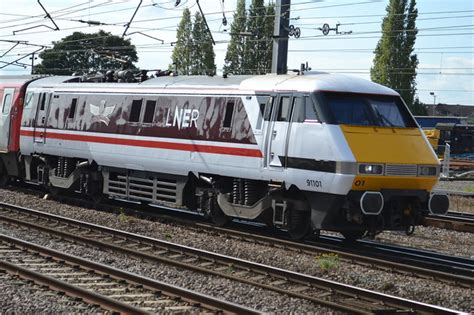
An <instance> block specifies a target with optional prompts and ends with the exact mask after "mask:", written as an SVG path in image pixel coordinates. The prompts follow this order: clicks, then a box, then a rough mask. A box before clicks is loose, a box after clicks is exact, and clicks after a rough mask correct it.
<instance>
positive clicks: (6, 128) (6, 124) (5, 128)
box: [0, 88, 15, 152]
mask: <svg viewBox="0 0 474 315" xmlns="http://www.w3.org/2000/svg"><path fill="white" fill-rule="evenodd" d="M14 93H15V89H14V88H6V89H4V90H3V96H2V98H1V99H0V110H1V111H2V112H1V116H0V134H1V135H2V137H0V152H7V151H8V141H9V139H10V108H11V107H12V104H13V96H14Z"/></svg>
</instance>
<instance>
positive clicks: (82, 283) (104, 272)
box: [0, 234, 258, 314]
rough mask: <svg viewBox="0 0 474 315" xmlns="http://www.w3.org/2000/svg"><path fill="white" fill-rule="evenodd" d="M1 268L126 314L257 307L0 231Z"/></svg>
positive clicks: (244, 311) (238, 310) (242, 310)
mask: <svg viewBox="0 0 474 315" xmlns="http://www.w3.org/2000/svg"><path fill="white" fill-rule="evenodd" d="M0 269H2V270H5V271H6V272H8V273H11V274H14V275H17V276H19V277H20V278H23V279H25V280H29V281H33V282H35V283H36V284H39V285H41V286H47V287H48V288H50V289H51V290H54V291H59V292H61V293H64V294H66V295H68V296H71V297H75V298H79V299H82V300H83V301H85V302H87V303H89V304H94V305H100V307H102V308H103V309H104V310H108V311H111V312H119V313H126V314H150V313H163V312H166V313H180V314H182V313H226V314H233V313H237V314H241V313H242V314H258V312H256V311H253V310H251V309H248V308H246V307H243V306H240V305H236V304H233V303H229V302H225V301H221V300H218V299H215V298H212V297H210V296H206V295H203V294H198V293H195V292H192V291H189V290H186V289H183V288H178V287H175V286H171V285H168V284H165V283H162V282H159V281H156V280H152V279H150V278H145V277H142V276H138V275H135V274H132V273H128V272H125V271H122V270H119V269H115V268H111V267H108V266H106V265H103V264H99V263H96V262H92V261H90V260H85V259H82V258H79V257H76V256H72V255H69V254H65V253H62V252H58V251H55V250H52V249H49V248H46V247H42V246H38V245H35V244H32V243H29V242H25V241H22V240H20V239H18V238H13V237H9V236H6V235H3V234H0Z"/></svg>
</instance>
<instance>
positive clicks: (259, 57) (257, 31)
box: [243, 0, 267, 74]
mask: <svg viewBox="0 0 474 315" xmlns="http://www.w3.org/2000/svg"><path fill="white" fill-rule="evenodd" d="M265 9H266V8H265V5H264V0H252V3H251V4H250V8H249V15H248V17H247V32H248V33H250V34H252V37H251V38H249V39H248V40H247V42H246V45H245V49H244V60H245V62H244V64H243V68H244V71H245V72H246V73H249V74H265V73H266V72H267V69H265V68H264V65H263V64H264V62H263V61H264V60H263V59H264V56H265V55H266V52H265V42H264V41H265V40H267V38H266V36H265V35H266V34H265V32H264V31H265V11H266V10H265Z"/></svg>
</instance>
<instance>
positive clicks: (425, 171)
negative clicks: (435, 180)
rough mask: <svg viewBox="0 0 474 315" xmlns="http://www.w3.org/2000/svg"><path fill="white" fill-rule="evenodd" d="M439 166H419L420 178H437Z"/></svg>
mask: <svg viewBox="0 0 474 315" xmlns="http://www.w3.org/2000/svg"><path fill="white" fill-rule="evenodd" d="M437 175H438V167H437V166H427V165H418V176H437Z"/></svg>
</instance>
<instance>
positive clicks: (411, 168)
mask: <svg viewBox="0 0 474 315" xmlns="http://www.w3.org/2000/svg"><path fill="white" fill-rule="evenodd" d="M417 174H418V172H417V166H416V164H387V165H386V166H385V175H387V176H417Z"/></svg>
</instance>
